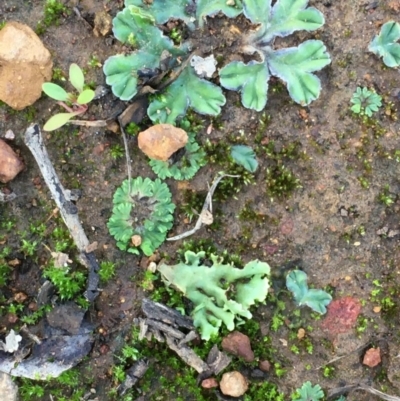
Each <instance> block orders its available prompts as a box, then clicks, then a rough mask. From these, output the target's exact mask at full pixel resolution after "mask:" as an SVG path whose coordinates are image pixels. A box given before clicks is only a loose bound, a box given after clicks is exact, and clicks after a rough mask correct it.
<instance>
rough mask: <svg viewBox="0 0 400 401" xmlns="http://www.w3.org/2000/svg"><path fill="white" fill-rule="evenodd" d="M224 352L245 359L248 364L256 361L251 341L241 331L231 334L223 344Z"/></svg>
mask: <svg viewBox="0 0 400 401" xmlns="http://www.w3.org/2000/svg"><path fill="white" fill-rule="evenodd" d="M221 347H222V349H223V350H224V351H226V352H229V353H231V354H233V355H236V356H239V357H241V358H243V359H244V360H245V361H246V362H253V361H254V352H253V350H252V349H251V344H250V339H249V337H248V336H246V335H245V334H243V333H241V332H240V331H233V332H232V333H229V334H228V335H227V336H226V337H225V338H224V339H223V340H222V343H221Z"/></svg>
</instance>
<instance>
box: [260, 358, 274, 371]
mask: <svg viewBox="0 0 400 401" xmlns="http://www.w3.org/2000/svg"><path fill="white" fill-rule="evenodd" d="M258 368H259V369H260V370H262V371H263V372H269V371H270V369H271V363H270V361H267V360H265V361H260V362H259V363H258Z"/></svg>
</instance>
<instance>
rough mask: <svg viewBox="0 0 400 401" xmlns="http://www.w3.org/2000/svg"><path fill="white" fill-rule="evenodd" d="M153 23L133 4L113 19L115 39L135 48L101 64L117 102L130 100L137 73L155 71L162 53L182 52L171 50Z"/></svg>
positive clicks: (166, 40)
mask: <svg viewBox="0 0 400 401" xmlns="http://www.w3.org/2000/svg"><path fill="white" fill-rule="evenodd" d="M154 24H155V20H154V18H153V17H152V16H151V15H150V13H148V12H147V11H145V10H144V9H142V8H139V7H136V6H133V5H132V6H128V7H126V8H125V9H124V10H123V11H121V12H119V13H118V14H117V16H116V17H115V18H114V20H113V32H114V35H115V37H116V38H117V39H119V40H120V41H121V42H124V43H129V44H131V45H133V46H135V47H138V48H139V50H137V51H136V52H134V53H132V54H130V55H128V56H125V55H121V54H120V55H116V56H112V57H110V58H109V59H107V60H106V62H105V63H104V66H103V71H104V74H105V75H106V82H107V84H108V85H111V87H112V92H113V93H114V95H115V96H118V97H119V98H120V99H121V100H130V99H132V98H133V96H135V95H136V93H137V84H138V72H139V71H140V70H144V69H148V70H153V69H155V68H157V67H158V66H159V65H160V61H161V55H162V54H163V53H164V54H165V53H166V54H167V55H168V54H173V55H180V54H183V53H185V51H184V50H182V49H180V48H177V47H175V46H174V44H173V42H172V41H171V40H170V39H169V38H167V37H166V36H164V35H163V34H162V32H161V31H160V29H158V28H157V27H156V26H155V25H154Z"/></svg>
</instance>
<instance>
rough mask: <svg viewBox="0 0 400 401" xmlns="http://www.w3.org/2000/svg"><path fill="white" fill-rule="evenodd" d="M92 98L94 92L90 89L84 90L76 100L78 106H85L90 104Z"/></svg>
mask: <svg viewBox="0 0 400 401" xmlns="http://www.w3.org/2000/svg"><path fill="white" fill-rule="evenodd" d="M93 98H94V91H92V90H91V89H85V90H84V91H82V92H81V93H80V95H79V96H78V99H77V100H76V102H77V103H79V104H87V103H90V102H91V101H92V100H93Z"/></svg>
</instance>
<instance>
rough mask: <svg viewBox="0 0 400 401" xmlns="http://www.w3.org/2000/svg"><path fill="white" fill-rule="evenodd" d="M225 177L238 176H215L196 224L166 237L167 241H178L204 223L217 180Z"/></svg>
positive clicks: (210, 208)
mask: <svg viewBox="0 0 400 401" xmlns="http://www.w3.org/2000/svg"><path fill="white" fill-rule="evenodd" d="M225 177H239V176H238V175H230V174H222V175H220V176H219V177H217V178H216V179H215V180H214V182H213V184H212V185H211V188H210V189H209V191H208V193H207V196H206V200H205V201H204V204H203V207H202V209H201V212H200V214H199V218H198V219H197V222H196V225H195V226H194V227H193V228H192V229H191V230H189V231H186V232H184V233H182V234H179V235H176V236H175V237H169V238H167V241H178V240H180V239H182V238H186V237H189V236H190V235H192V234H194V233H195V232H196V231H198V230H200V228H201V226H202V225H203V224H204V223H203V219H204V217H205V215H206V214H208V213H212V197H213V195H214V191H215V189H216V188H217V185H218V184H219V182H220V181H221V180H222V179H223V178H225Z"/></svg>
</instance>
